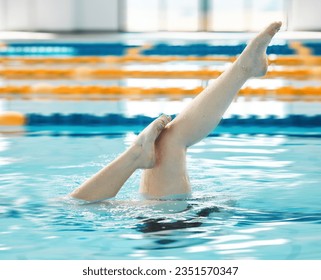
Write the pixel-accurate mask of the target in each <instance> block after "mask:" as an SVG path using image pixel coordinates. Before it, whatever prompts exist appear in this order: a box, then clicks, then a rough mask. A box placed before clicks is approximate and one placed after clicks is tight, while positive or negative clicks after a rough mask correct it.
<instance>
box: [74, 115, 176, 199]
mask: <svg viewBox="0 0 321 280" xmlns="http://www.w3.org/2000/svg"><path fill="white" fill-rule="evenodd" d="M170 120H171V119H170V117H168V116H165V115H163V116H161V117H159V118H158V119H156V120H155V121H153V122H152V123H151V124H150V125H149V126H147V127H146V128H145V129H144V130H143V131H142V132H141V133H140V134H139V135H138V137H137V139H136V141H135V142H134V143H133V145H132V146H131V147H129V148H128V150H126V151H125V152H124V153H123V154H121V155H120V156H119V157H117V158H116V159H115V160H114V161H112V162H111V163H110V164H109V165H107V166H106V167H104V168H103V169H102V170H100V171H99V172H98V173H96V174H95V175H94V176H93V177H91V178H90V179H88V180H87V181H85V182H84V183H83V184H82V185H81V186H80V187H79V188H77V189H76V190H74V191H73V192H72V193H71V194H70V196H71V197H73V198H77V199H82V200H87V201H100V200H104V199H107V198H111V197H114V196H115V195H116V194H117V193H118V191H119V190H120V189H121V187H122V186H123V184H124V183H125V182H126V180H127V179H128V178H129V177H130V176H131V175H132V174H133V172H134V171H135V170H136V169H140V168H141V169H146V168H152V167H153V166H154V164H155V140H156V139H157V137H158V136H159V134H160V133H161V131H162V130H163V129H164V128H165V126H166V125H167V124H168V123H169V122H170Z"/></svg>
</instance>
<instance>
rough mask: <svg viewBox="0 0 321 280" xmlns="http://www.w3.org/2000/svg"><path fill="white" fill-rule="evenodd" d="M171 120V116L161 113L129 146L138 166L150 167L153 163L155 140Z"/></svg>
mask: <svg viewBox="0 0 321 280" xmlns="http://www.w3.org/2000/svg"><path fill="white" fill-rule="evenodd" d="M170 121H171V117H170V116H167V115H162V116H160V117H159V118H157V119H156V120H154V121H153V122H152V123H151V124H149V125H148V126H147V127H146V128H145V129H144V130H143V131H142V132H141V133H140V134H139V135H138V137H137V139H136V141H135V142H134V144H133V145H132V146H131V149H132V151H133V155H134V157H135V161H136V163H137V167H138V168H143V169H147V168H152V167H153V166H154V165H155V161H156V155H155V140H156V139H157V137H158V136H159V135H160V133H161V132H162V131H163V129H164V128H165V126H166V125H167V124H168V123H169V122H170Z"/></svg>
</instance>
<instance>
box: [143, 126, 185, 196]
mask: <svg viewBox="0 0 321 280" xmlns="http://www.w3.org/2000/svg"><path fill="white" fill-rule="evenodd" d="M174 137H175V136H174V135H173V134H171V132H170V130H165V131H164V133H162V134H161V135H160V137H159V139H158V140H157V141H156V143H155V149H156V164H155V166H154V167H153V168H152V169H146V170H144V172H143V174H142V179H141V187H140V192H141V193H142V194H143V195H145V196H147V197H167V196H177V195H178V196H179V195H183V196H184V195H186V194H188V193H190V184H189V178H188V174H187V171H186V147H185V146H184V145H182V144H180V143H178V142H177V141H175V140H176V139H175V138H174Z"/></svg>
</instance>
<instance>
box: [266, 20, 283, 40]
mask: <svg viewBox="0 0 321 280" xmlns="http://www.w3.org/2000/svg"><path fill="white" fill-rule="evenodd" d="M281 26H282V22H281V21H278V22H273V23H272V24H270V26H269V27H268V33H269V34H270V35H271V36H274V35H275V34H276V33H277V32H278V31H279V30H280V28H281Z"/></svg>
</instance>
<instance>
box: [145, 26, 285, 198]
mask: <svg viewBox="0 0 321 280" xmlns="http://www.w3.org/2000/svg"><path fill="white" fill-rule="evenodd" d="M280 27H281V23H280V22H275V23H272V24H270V25H269V26H268V27H267V28H266V29H264V30H263V31H262V32H261V33H259V34H258V35H257V36H256V37H255V38H254V39H253V40H252V41H251V42H250V43H249V44H248V46H247V47H246V48H245V50H244V51H243V52H242V54H241V55H240V56H239V57H238V59H237V60H236V61H235V62H234V63H233V64H232V65H231V66H230V68H229V69H227V70H226V71H225V72H224V73H223V74H222V75H221V76H220V77H218V78H217V79H216V80H215V81H214V82H213V83H212V84H211V85H209V86H208V87H207V88H206V89H205V90H204V91H202V92H201V93H200V94H199V95H198V96H197V97H195V99H194V100H192V102H191V103H190V104H189V105H188V106H187V107H186V108H185V109H184V110H183V111H182V112H181V113H180V114H179V115H178V116H177V117H176V118H175V119H174V120H173V121H172V122H171V123H170V124H169V125H168V126H167V127H166V129H165V130H164V131H163V133H162V134H161V135H160V137H159V139H158V141H157V145H156V155H157V158H156V165H155V167H154V168H153V169H151V170H145V171H144V173H143V177H142V182H141V192H142V193H144V194H147V195H148V194H150V195H151V196H167V195H172V194H181V193H183V191H185V192H188V191H189V190H190V186H189V183H188V176H187V172H186V160H185V153H186V149H187V147H189V146H191V145H193V144H195V143H197V142H198V141H200V140H201V139H203V138H204V137H206V136H207V135H208V134H209V133H210V132H211V131H212V130H213V129H214V128H215V127H216V126H217V125H218V123H219V122H220V120H221V118H222V116H223V114H224V112H225V111H226V109H227V108H228V106H229V105H230V104H231V102H232V101H233V99H234V97H235V96H236V94H237V93H238V91H239V90H240V88H241V87H242V86H243V84H244V83H245V82H246V81H247V80H248V79H249V78H251V77H255V76H262V75H264V74H265V73H266V71H267V59H266V48H267V46H268V44H269V43H270V41H271V39H272V38H273V36H274V35H275V34H276V33H277V31H278V30H279V29H280Z"/></svg>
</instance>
